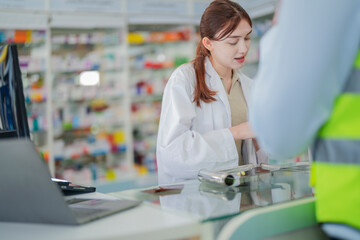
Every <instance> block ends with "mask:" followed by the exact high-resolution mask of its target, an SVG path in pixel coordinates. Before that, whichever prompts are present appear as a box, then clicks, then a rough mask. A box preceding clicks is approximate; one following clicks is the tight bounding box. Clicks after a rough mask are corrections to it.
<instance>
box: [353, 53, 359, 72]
mask: <svg viewBox="0 0 360 240" xmlns="http://www.w3.org/2000/svg"><path fill="white" fill-rule="evenodd" d="M354 68H358V69H359V68H360V50H359V51H358V54H357V55H356V58H355V61H354Z"/></svg>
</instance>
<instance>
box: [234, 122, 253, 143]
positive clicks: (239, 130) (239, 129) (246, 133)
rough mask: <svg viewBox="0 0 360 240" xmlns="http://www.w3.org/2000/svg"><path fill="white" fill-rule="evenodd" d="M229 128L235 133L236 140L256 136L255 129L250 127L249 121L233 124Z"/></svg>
mask: <svg viewBox="0 0 360 240" xmlns="http://www.w3.org/2000/svg"><path fill="white" fill-rule="evenodd" d="M229 130H230V132H231V134H232V135H233V137H234V140H235V141H237V140H244V139H250V138H254V137H255V135H254V133H253V131H252V130H251V129H250V125H249V122H244V123H241V124H239V125H236V126H233V127H231V128H229Z"/></svg>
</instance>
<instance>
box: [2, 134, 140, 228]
mask: <svg viewBox="0 0 360 240" xmlns="http://www.w3.org/2000/svg"><path fill="white" fill-rule="evenodd" d="M0 193H1V197H0V221H5V222H31V223H48V224H66V225H78V224H82V223H86V222H89V221H92V220H95V219H98V218H102V217H105V216H108V215H110V214H114V213H117V212H120V211H123V210H126V209H130V208H132V207H135V206H138V205H139V204H140V203H141V201H134V200H99V199H76V198H75V199H71V200H69V201H66V200H65V198H64V196H63V194H62V193H61V190H60V188H59V187H58V186H57V183H54V182H53V181H51V176H50V173H49V170H48V168H47V166H46V163H45V162H44V161H43V160H42V159H41V158H40V156H39V154H38V153H37V151H36V150H35V146H34V144H33V143H32V142H31V141H30V140H28V139H7V140H0Z"/></svg>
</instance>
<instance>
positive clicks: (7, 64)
mask: <svg viewBox="0 0 360 240" xmlns="http://www.w3.org/2000/svg"><path fill="white" fill-rule="evenodd" d="M0 138H30V131H29V124H28V119H27V112H26V106H25V97H24V90H23V83H22V78H21V71H20V65H19V59H18V51H17V46H16V45H15V44H7V45H3V46H0Z"/></svg>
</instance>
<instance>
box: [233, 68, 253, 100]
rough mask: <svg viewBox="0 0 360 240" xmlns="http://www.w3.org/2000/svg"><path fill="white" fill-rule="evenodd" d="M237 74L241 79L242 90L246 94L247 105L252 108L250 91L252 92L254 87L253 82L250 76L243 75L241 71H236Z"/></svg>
mask: <svg viewBox="0 0 360 240" xmlns="http://www.w3.org/2000/svg"><path fill="white" fill-rule="evenodd" d="M236 73H237V74H238V76H239V78H240V83H241V88H242V91H243V93H244V98H245V101H246V103H247V105H248V106H250V105H251V104H250V100H251V97H250V95H251V94H250V91H251V86H252V81H253V80H252V79H251V78H249V77H248V76H246V75H245V74H243V73H242V72H241V70H240V69H238V70H236Z"/></svg>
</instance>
